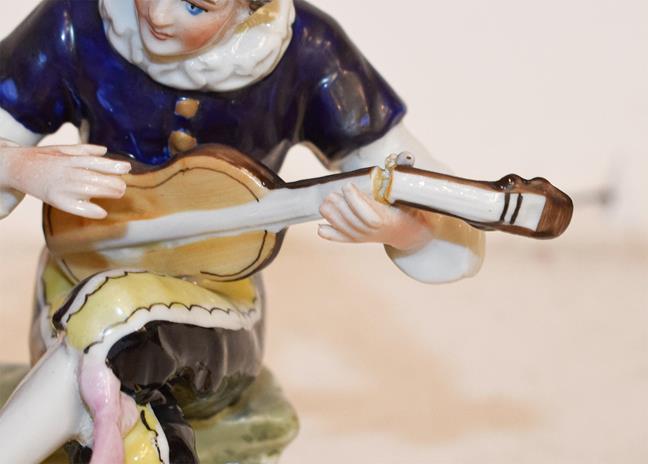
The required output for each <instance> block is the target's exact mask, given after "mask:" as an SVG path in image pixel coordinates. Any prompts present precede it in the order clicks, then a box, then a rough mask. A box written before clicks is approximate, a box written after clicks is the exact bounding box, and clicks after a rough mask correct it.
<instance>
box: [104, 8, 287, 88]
mask: <svg viewBox="0 0 648 464" xmlns="http://www.w3.org/2000/svg"><path fill="white" fill-rule="evenodd" d="M99 8H100V12H101V16H102V18H103V20H104V27H105V30H106V34H107V36H108V40H109V41H110V43H111V44H112V46H113V47H114V48H115V49H116V50H117V51H118V52H119V54H121V55H122V56H123V57H124V58H125V59H126V60H128V61H129V62H131V63H132V64H134V65H136V66H138V67H139V68H141V69H142V70H144V71H145V72H146V73H147V74H148V75H149V76H151V78H152V79H153V80H155V81H157V82H159V83H161V84H164V85H168V86H170V87H174V88H177V89H183V90H202V91H213V92H225V91H230V90H237V89H240V88H243V87H246V86H248V85H250V84H253V83H254V82H257V81H259V80H261V79H263V78H264V77H266V76H267V75H268V74H270V73H271V72H272V71H273V70H274V68H275V66H276V65H277V64H278V63H279V61H280V60H281V58H282V57H283V54H284V52H285V51H286V49H287V48H288V45H289V44H290V40H291V38H292V23H293V21H294V20H295V7H294V4H293V0H274V1H273V2H272V3H270V4H268V5H266V6H265V7H264V8H262V9H261V10H259V11H257V12H256V13H255V14H254V15H252V16H251V17H250V19H249V20H248V21H247V22H246V23H244V26H243V27H240V28H238V29H237V32H235V33H234V35H233V36H232V37H230V38H229V39H227V40H225V41H224V42H223V43H219V44H217V45H215V46H213V47H211V48H209V49H208V50H206V51H203V52H201V53H199V54H196V55H193V56H190V57H183V58H180V59H178V60H175V61H164V62H158V61H153V60H151V58H150V56H149V55H148V54H147V52H146V50H145V48H144V45H143V43H142V39H141V38H140V35H139V26H138V22H137V14H136V12H135V5H134V2H133V0H100V2H99ZM262 10H263V11H262Z"/></svg>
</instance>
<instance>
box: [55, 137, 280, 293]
mask: <svg viewBox="0 0 648 464" xmlns="http://www.w3.org/2000/svg"><path fill="white" fill-rule="evenodd" d="M124 179H125V180H126V184H127V186H128V187H127V189H126V194H125V195H124V197H123V198H121V199H119V200H101V199H100V200H96V203H97V204H98V205H100V206H101V207H102V208H104V209H105V210H106V211H107V212H108V216H107V217H106V218H105V219H103V220H93V219H86V218H82V217H79V216H75V215H72V214H68V213H65V212H63V211H60V210H58V209H56V208H53V207H51V206H48V205H46V206H45V207H44V210H43V225H44V231H45V238H46V242H47V243H48V248H49V249H50V251H51V252H52V254H53V256H54V257H55V259H56V260H57V261H58V263H59V265H60V266H61V268H62V269H63V270H64V272H65V273H66V274H67V275H68V277H70V278H71V279H72V280H73V281H75V282H78V281H80V280H82V279H84V278H86V277H88V276H90V275H93V274H95V273H97V272H101V271H105V270H108V269H117V268H126V269H128V268H137V269H146V270H148V271H151V272H154V273H161V274H165V275H172V276H177V277H189V278H191V279H193V280H195V281H197V282H201V281H209V280H215V281H219V282H222V281H234V280H240V279H242V278H244V277H247V276H249V275H251V274H253V273H254V272H256V271H257V270H259V269H260V268H262V267H264V266H265V265H267V264H268V263H269V262H270V261H271V260H272V258H273V257H274V256H275V255H276V253H277V252H278V248H279V247H280V245H281V242H282V240H283V236H284V231H279V232H277V233H274V232H268V231H267V230H255V231H250V232H246V233H244V234H241V235H238V236H235V237H232V236H222V237H205V236H201V237H194V238H192V239H188V240H176V241H161V242H155V243H147V244H144V245H141V246H133V247H128V248H126V249H113V250H96V251H93V250H84V251H79V252H76V253H75V252H66V253H62V254H58V253H57V252H56V251H57V250H58V249H59V247H62V248H67V249H74V248H75V244H76V243H81V242H83V241H86V240H105V239H109V238H114V237H120V236H123V235H125V234H126V230H127V228H128V224H129V223H131V222H133V221H141V220H148V219H154V218H160V217H164V216H169V215H172V214H174V213H179V212H182V211H200V210H205V211H214V210H222V209H225V208H231V207H233V206H236V205H241V204H245V203H249V202H258V201H259V200H260V199H261V198H263V197H264V196H265V195H267V194H268V192H269V191H270V189H271V188H272V187H276V186H279V185H281V184H283V182H282V181H281V179H279V178H278V177H277V176H276V175H275V174H274V173H273V172H272V171H270V170H269V169H267V168H265V167H264V166H263V165H261V164H259V163H256V162H254V161H253V160H251V159H250V158H248V157H247V156H244V155H242V154H241V153H239V152H237V151H236V150H233V149H231V148H228V147H225V146H219V145H209V146H205V147H203V148H201V149H198V150H196V151H193V152H191V153H189V154H187V155H181V156H178V157H177V158H176V159H174V160H173V162H172V163H170V164H167V165H165V166H164V167H162V168H159V169H156V170H151V169H150V167H147V166H144V165H137V164H135V165H134V168H133V171H132V172H131V173H130V174H127V175H125V176H124ZM177 226H178V227H183V224H177Z"/></svg>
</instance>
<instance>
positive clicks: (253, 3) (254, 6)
mask: <svg viewBox="0 0 648 464" xmlns="http://www.w3.org/2000/svg"><path fill="white" fill-rule="evenodd" d="M271 1H272V0H250V10H251V11H252V13H254V12H255V11H256V10H258V9H259V8H261V7H262V6H264V5H266V4H268V3H270V2H271Z"/></svg>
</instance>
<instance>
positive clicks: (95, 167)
mask: <svg viewBox="0 0 648 464" xmlns="http://www.w3.org/2000/svg"><path fill="white" fill-rule="evenodd" d="M106 151H107V150H106V148H105V147H101V146H97V145H69V146H67V145H66V146H49V147H21V146H18V145H15V144H13V143H11V142H8V141H4V140H3V141H2V142H1V143H0V187H2V186H4V187H10V188H13V189H15V190H18V191H20V192H23V193H26V194H29V195H32V196H34V197H36V198H38V199H40V200H42V201H43V202H45V203H48V204H50V205H52V206H54V207H56V208H58V209H60V210H63V211H66V212H68V213H71V214H76V215H78V216H83V217H87V218H91V219H102V218H104V217H106V211H105V210H104V209H103V208H101V207H99V206H97V205H95V204H93V203H91V202H90V199H92V198H121V197H122V196H123V195H124V193H125V191H126V183H125V182H124V181H123V179H121V178H119V177H117V176H118V175H121V174H126V173H127V172H129V171H130V163H128V162H124V161H116V160H111V159H108V158H103V155H105V154H106Z"/></svg>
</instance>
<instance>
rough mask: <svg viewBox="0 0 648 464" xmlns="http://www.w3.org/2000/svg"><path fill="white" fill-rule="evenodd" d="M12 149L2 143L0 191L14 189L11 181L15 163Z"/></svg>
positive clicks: (0, 143) (0, 148) (2, 141)
mask: <svg viewBox="0 0 648 464" xmlns="http://www.w3.org/2000/svg"><path fill="white" fill-rule="evenodd" d="M12 151H13V150H12V149H11V148H10V147H9V146H7V145H5V144H4V140H1V141H0V189H9V188H13V185H12V181H11V171H12V170H13V165H14V163H15V157H14V154H13V153H12Z"/></svg>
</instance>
